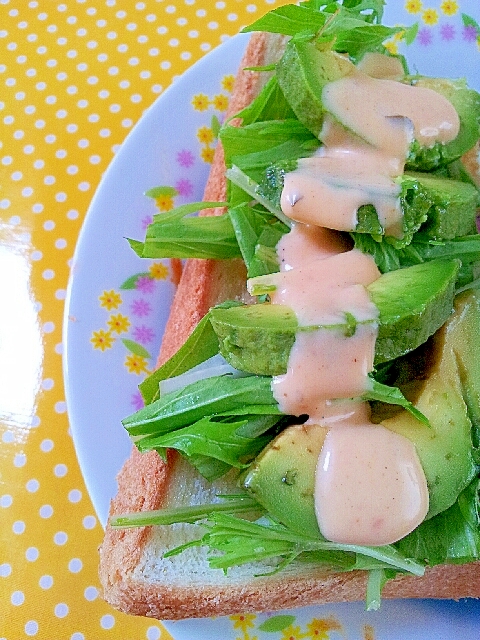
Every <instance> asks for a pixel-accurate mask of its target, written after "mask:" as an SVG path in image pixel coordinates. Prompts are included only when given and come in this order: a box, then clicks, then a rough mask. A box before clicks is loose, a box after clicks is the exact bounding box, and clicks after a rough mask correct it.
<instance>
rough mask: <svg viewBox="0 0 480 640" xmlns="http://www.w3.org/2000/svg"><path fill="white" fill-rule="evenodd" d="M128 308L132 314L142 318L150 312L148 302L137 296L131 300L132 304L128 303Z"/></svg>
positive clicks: (150, 308)
mask: <svg viewBox="0 0 480 640" xmlns="http://www.w3.org/2000/svg"><path fill="white" fill-rule="evenodd" d="M130 310H131V312H132V315H134V316H137V317H138V318H144V317H145V316H148V315H149V314H150V313H151V311H152V307H151V306H150V303H149V302H147V301H146V300H143V299H142V298H139V299H137V300H134V301H133V302H132V304H131V305H130Z"/></svg>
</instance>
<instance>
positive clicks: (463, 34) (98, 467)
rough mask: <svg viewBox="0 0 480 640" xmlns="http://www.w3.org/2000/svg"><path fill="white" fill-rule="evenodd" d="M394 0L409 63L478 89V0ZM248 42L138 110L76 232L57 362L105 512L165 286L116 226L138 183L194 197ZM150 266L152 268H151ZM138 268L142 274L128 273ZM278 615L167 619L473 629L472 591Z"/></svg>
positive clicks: (393, 634)
mask: <svg viewBox="0 0 480 640" xmlns="http://www.w3.org/2000/svg"><path fill="white" fill-rule="evenodd" d="M399 4H400V3H398V4H395V5H394V4H393V3H392V2H391V3H390V6H389V7H388V8H387V11H386V16H385V22H386V23H387V24H411V23H412V22H414V21H416V20H418V21H419V23H420V28H419V31H418V35H417V38H416V40H415V42H414V43H413V44H412V45H410V47H409V48H408V49H407V50H405V49H403V51H404V52H405V53H406V54H407V55H408V59H409V62H410V65H411V68H412V69H414V70H418V71H419V72H423V73H427V74H431V75H450V76H459V75H460V76H465V77H467V79H468V81H469V83H470V85H471V86H473V87H474V88H476V89H477V90H480V71H479V62H480V54H479V49H478V45H477V43H476V32H475V27H472V26H469V25H468V21H467V24H465V22H464V19H463V17H462V13H463V14H467V15H470V16H473V17H474V18H475V20H476V21H477V23H478V22H480V10H479V6H478V0H462V1H459V0H457V2H454V1H453V0H446V1H443V2H440V1H438V2H431V3H430V4H429V6H428V7H424V8H423V9H420V10H419V11H417V12H416V13H414V12H413V11H415V9H417V8H418V6H421V3H420V2H415V0H412V1H411V2H408V1H406V2H405V3H402V5H404V7H407V8H410V12H409V11H408V10H407V9H406V8H404V7H403V6H402V7H401V8H400V6H399ZM417 5H418V6H417ZM425 11H427V12H429V13H425ZM449 14H451V15H449ZM245 43H246V36H237V37H235V38H233V39H231V40H229V41H227V42H226V43H225V44H224V45H222V46H221V47H219V48H218V49H216V50H215V51H213V52H212V53H210V54H209V55H208V56H206V57H205V58H204V59H202V60H201V61H200V62H198V63H197V64H196V65H195V66H194V67H192V68H191V69H190V70H189V71H188V72H187V73H185V74H184V75H183V76H182V77H181V78H180V79H178V80H177V81H176V82H175V83H174V84H173V85H172V87H171V88H170V89H169V90H168V91H166V92H165V93H164V94H163V95H162V96H161V97H160V98H159V99H158V100H157V102H156V103H155V104H154V105H153V106H152V107H151V108H150V109H149V110H148V111H147V112H146V113H145V114H144V116H143V117H142V119H141V121H140V122H139V123H138V125H137V126H136V127H135V128H134V130H133V131H132V132H131V134H130V135H129V136H128V138H127V140H126V141H125V143H124V144H123V145H122V148H121V149H120V151H119V152H118V154H117V155H116V157H115V159H114V161H113V162H112V164H111V166H110V167H109V169H108V171H107V172H106V174H105V176H104V178H103V180H102V182H101V184H100V187H99V189H98V191H97V193H96V195H95V198H94V200H93V201H92V204H91V207H90V210H89V212H88V215H87V217H86V220H85V223H84V226H83V229H82V232H81V235H80V238H79V242H78V246H77V249H76V253H75V257H74V264H73V269H72V278H71V281H70V284H69V288H68V296H67V304H66V315H65V331H64V343H65V353H64V371H65V383H66V394H67V404H68V411H69V416H70V423H71V428H72V434H73V438H74V442H75V447H76V451H77V455H78V459H79V463H80V466H81V469H82V472H83V475H84V477H85V482H86V485H87V488H88V491H89V493H90V496H91V498H92V501H93V504H94V506H95V509H96V511H97V514H98V517H99V519H100V521H101V522H102V524H105V521H106V518H107V512H108V505H109V501H110V498H111V497H112V496H113V495H114V494H115V492H116V482H115V476H116V474H117V472H118V470H119V469H120V467H121V466H122V464H123V462H124V460H125V459H126V457H127V456H128V454H129V451H130V441H129V438H128V437H127V436H126V434H125V432H124V430H123V428H122V426H121V424H120V420H121V419H122V418H123V417H124V416H126V415H128V414H129V413H132V411H133V410H134V409H135V408H136V407H137V402H138V400H139V395H138V391H137V384H138V383H139V382H140V381H141V379H142V378H143V376H144V375H145V374H144V369H147V368H148V369H150V368H151V367H153V364H154V360H155V355H156V353H157V351H158V346H159V343H160V339H161V335H162V331H163V327H164V325H165V321H166V318H167V315H168V310H169V306H170V302H171V297H172V294H173V286H172V284H171V283H170V281H169V277H168V276H167V278H166V279H165V278H164V279H162V278H161V276H164V275H165V273H166V271H167V268H168V261H161V260H158V261H148V262H146V261H142V260H140V259H139V258H137V257H136V256H135V255H134V253H133V252H132V251H131V250H130V248H129V246H128V243H127V241H126V240H125V238H126V237H132V238H138V239H141V238H142V236H143V232H144V228H145V224H146V221H147V220H148V219H149V218H151V216H152V215H153V214H154V213H155V211H156V209H155V206H154V203H153V201H152V200H151V199H149V198H146V197H145V196H144V195H143V193H144V192H145V191H146V190H147V189H149V188H151V187H154V186H157V185H173V186H175V187H176V188H177V191H178V192H179V195H177V196H176V197H175V204H181V203H183V202H187V201H195V200H199V199H201V196H202V192H203V184H204V182H205V179H206V176H207V174H208V170H209V166H210V165H209V164H208V163H207V162H205V161H204V159H202V154H205V153H206V154H207V155H208V154H209V153H210V150H211V143H210V141H209V139H208V138H209V131H208V130H209V127H210V125H211V120H212V116H216V117H218V118H219V119H221V116H222V111H221V110H220V108H221V106H222V105H221V103H222V100H223V98H222V96H226V95H228V87H229V80H230V76H231V75H232V74H235V72H236V69H237V66H238V62H239V60H240V56H241V54H242V52H243V50H244V47H245ZM202 96H203V97H202ZM193 100H196V101H197V102H196V105H197V108H196V109H195V108H194V106H193V103H192V101H193ZM202 106H203V107H205V108H204V109H202V108H199V107H202ZM150 268H153V270H154V272H155V273H156V275H157V276H159V277H158V278H155V277H152V272H150V271H149V269H150ZM145 273H148V274H149V275H141V276H140V279H138V280H137V276H138V274H145ZM134 281H135V282H136V286H134V285H133V282H134ZM102 332H103V333H102ZM95 336H96V337H95ZM92 339H93V340H94V342H92ZM109 340H113V341H112V342H111V344H110V343H109ZM101 345H103V346H104V347H105V348H104V349H103V350H102V349H101V348H100V347H101ZM278 616H279V614H272V615H258V616H256V615H246V616H234V617H232V618H221V619H215V620H191V621H184V622H177V623H167V626H168V629H169V630H170V631H171V633H172V634H173V635H174V637H175V638H176V639H177V640H191V639H192V638H194V637H195V638H198V639H199V640H200V639H204V640H207V639H208V640H253V639H256V640H267V639H270V640H297V639H299V638H306V639H310V638H323V639H325V640H328V639H329V638H332V639H334V638H349V639H350V638H358V639H360V638H364V639H367V638H372V639H373V638H375V639H376V640H379V639H386V638H388V639H389V640H415V639H422V640H433V639H435V640H440V639H447V638H454V637H455V638H457V637H461V638H463V640H473V639H474V638H476V639H478V637H479V635H478V634H479V629H480V604H479V603H474V602H461V603H454V602H435V601H428V600H423V601H416V602H413V601H410V602H401V601H394V602H384V603H383V605H382V609H381V611H380V612H376V613H366V612H364V610H363V605H362V604H345V605H333V606H317V607H308V608H304V609H297V610H295V611H290V612H282V614H281V615H280V617H278ZM281 616H284V617H281Z"/></svg>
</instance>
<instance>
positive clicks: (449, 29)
mask: <svg viewBox="0 0 480 640" xmlns="http://www.w3.org/2000/svg"><path fill="white" fill-rule="evenodd" d="M440 35H441V37H442V40H453V39H454V38H455V27H454V26H453V24H448V23H447V24H442V26H441V27H440Z"/></svg>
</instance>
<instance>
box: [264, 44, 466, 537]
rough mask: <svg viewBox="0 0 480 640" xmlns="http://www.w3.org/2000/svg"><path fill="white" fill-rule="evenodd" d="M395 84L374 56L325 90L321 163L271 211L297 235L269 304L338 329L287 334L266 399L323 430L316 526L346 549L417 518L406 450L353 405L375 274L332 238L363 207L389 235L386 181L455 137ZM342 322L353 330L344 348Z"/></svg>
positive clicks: (389, 66) (368, 353)
mask: <svg viewBox="0 0 480 640" xmlns="http://www.w3.org/2000/svg"><path fill="white" fill-rule="evenodd" d="M362 69H363V70H362ZM367 73H368V74H369V75H367ZM399 75H400V69H399V67H398V63H397V62H395V63H393V62H392V61H391V60H390V59H387V60H386V59H385V57H384V56H381V57H379V56H378V55H377V54H374V55H373V56H372V57H368V58H367V59H366V60H364V62H363V63H362V64H361V65H360V68H359V69H357V70H356V71H355V73H353V74H352V75H351V76H348V77H346V78H344V79H342V80H338V81H336V82H333V83H331V84H329V85H327V86H326V87H325V89H324V91H323V95H322V99H323V101H324V103H325V104H326V105H327V108H328V110H329V111H330V113H332V114H333V115H334V116H335V120H334V119H333V118H331V117H327V118H326V119H325V124H324V127H323V130H322V134H321V138H322V141H323V143H324V146H323V147H322V148H321V150H320V152H319V153H318V154H317V155H316V156H314V157H312V158H308V159H304V160H301V161H299V163H298V168H297V170H295V171H293V172H291V173H290V174H287V175H286V176H285V185H284V190H283V193H282V199H281V206H282V210H283V212H284V213H285V214H286V215H287V216H289V217H290V218H291V219H292V220H294V221H296V223H295V224H294V225H293V227H292V230H291V231H290V232H289V233H288V234H286V235H285V236H284V237H283V238H282V240H281V241H280V243H279V245H278V247H277V253H278V256H279V260H280V264H281V271H280V273H278V274H273V276H271V278H272V281H273V283H274V284H275V285H276V290H275V292H274V293H273V294H272V297H271V301H272V303H273V304H286V305H288V306H290V307H291V308H292V309H293V310H294V311H295V313H296V315H297V318H298V320H299V324H300V327H302V326H303V327H306V326H309V327H311V326H312V325H325V324H329V325H333V324H338V325H339V326H338V328H332V327H329V328H319V329H317V330H314V331H312V330H310V331H306V330H305V331H302V330H300V331H298V332H297V336H296V340H295V343H294V346H293V348H292V351H291V354H290V358H289V363H288V370H287V373H286V374H284V375H282V376H276V377H274V378H273V381H272V389H273V393H274V396H275V398H276V399H277V401H278V403H279V406H280V408H281V409H282V411H284V412H285V413H287V414H294V415H300V414H307V415H308V416H309V420H308V422H309V423H320V424H324V425H326V426H328V427H329V431H328V434H327V436H326V439H325V443H324V445H323V447H322V452H321V455H320V458H319V463H318V466H317V474H316V487H315V505H316V507H315V508H316V513H317V519H318V523H319V527H320V530H321V531H322V533H323V535H324V536H325V537H326V538H327V539H330V540H333V541H338V542H346V543H351V544H368V545H383V544H390V543H392V542H395V541H396V540H399V539H400V538H402V537H404V536H405V535H406V534H408V533H409V532H410V531H412V530H413V529H414V528H415V527H417V526H418V525H419V524H420V523H421V522H422V521H423V519H424V518H425V516H426V514H427V511H428V489H427V484H426V479H425V474H424V472H423V469H422V467H421V464H420V462H419V460H418V456H417V454H416V451H415V448H414V446H413V444H412V443H411V442H410V441H409V440H408V439H406V438H404V437H403V436H401V435H399V434H396V433H393V432H390V431H388V430H387V429H386V428H385V427H384V426H382V425H374V424H373V423H371V422H370V415H369V405H368V403H366V402H362V401H360V400H358V397H359V396H361V395H362V394H363V393H364V392H365V391H367V390H368V388H369V384H370V378H369V376H368V374H369V373H370V372H371V371H372V370H373V358H374V352H375V340H376V335H377V318H378V310H377V309H376V308H375V306H374V305H373V303H372V302H371V300H370V298H369V295H368V292H367V290H366V286H367V285H368V284H369V283H371V282H372V281H373V280H375V279H376V278H377V277H378V276H379V272H378V270H377V267H376V265H375V263H374V260H373V258H372V257H371V256H367V255H365V254H363V253H361V252H360V251H358V250H356V249H350V250H348V247H347V246H346V245H345V243H344V242H343V241H342V240H341V239H340V237H339V234H338V233H336V232H335V231H332V230H338V231H349V230H354V229H355V225H356V222H357V218H356V216H357V209H358V207H359V206H361V205H363V204H373V205H374V206H375V208H376V210H377V213H378V216H379V220H380V222H381V224H382V225H383V227H384V229H386V230H389V232H390V233H391V234H392V235H400V234H401V226H402V225H401V210H400V206H399V187H398V185H397V182H395V180H394V178H395V177H398V176H400V175H401V174H402V173H403V168H404V164H405V160H406V156H407V153H408V148H409V145H410V143H411V141H412V137H413V136H414V137H415V138H416V139H417V140H419V141H420V142H421V144H423V145H425V146H429V145H432V144H434V143H435V142H437V141H438V142H447V141H448V140H451V139H453V138H455V137H456V135H457V133H458V128H459V122H458V115H457V113H456V112H455V110H454V109H453V107H452V105H451V104H450V103H449V102H448V101H447V100H445V99H444V98H443V97H442V96H440V95H439V94H437V93H435V92H433V91H431V90H428V89H420V88H418V87H411V86H408V85H403V84H401V83H399V82H397V81H395V80H392V79H390V78H395V77H397V76H399ZM370 76H373V77H370ZM386 78H388V79H386ZM337 119H338V120H339V121H341V122H342V123H344V124H345V125H346V126H341V125H339V124H338V123H337V122H336V120H337ZM355 132H356V134H358V135H355ZM360 137H361V138H363V140H361V138H360ZM365 140H367V142H365ZM325 227H326V228H325ZM346 314H351V316H353V317H354V318H355V319H356V321H357V322H358V324H357V325H356V330H355V332H354V334H353V335H352V336H350V337H347V335H346V333H345V330H344V328H345V325H344V323H345V318H346ZM342 323H343V325H342ZM352 398H357V400H355V399H354V400H352ZM307 424H308V423H307ZM372 453H373V455H372Z"/></svg>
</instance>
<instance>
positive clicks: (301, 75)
mask: <svg viewBox="0 0 480 640" xmlns="http://www.w3.org/2000/svg"><path fill="white" fill-rule="evenodd" d="M353 70H354V65H353V64H352V63H351V62H350V61H349V60H348V59H347V58H346V57H345V56H342V55H340V54H338V53H335V52H334V51H320V50H319V49H317V47H316V46H315V45H314V44H313V42H308V41H301V40H290V41H289V42H288V43H287V46H286V47H285V52H284V54H283V56H282V57H281V58H280V60H279V62H278V63H277V66H276V74H277V80H278V84H279V86H280V88H281V90H282V92H283V94H284V96H285V98H286V99H287V102H288V103H289V104H290V106H291V107H292V109H293V111H294V112H295V115H296V116H297V118H298V119H299V120H300V122H301V123H302V124H304V125H305V126H306V127H307V129H309V130H310V131H311V132H312V133H313V134H314V135H315V136H316V137H317V138H318V137H319V136H320V131H321V129H322V125H323V118H324V114H325V108H324V106H323V103H322V91H323V88H324V87H325V85H326V84H328V83H329V82H333V81H335V80H339V79H340V78H343V77H344V76H346V75H349V74H350V73H352V72H353Z"/></svg>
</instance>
